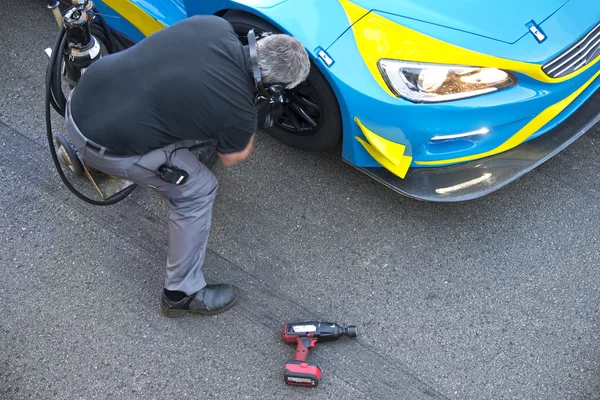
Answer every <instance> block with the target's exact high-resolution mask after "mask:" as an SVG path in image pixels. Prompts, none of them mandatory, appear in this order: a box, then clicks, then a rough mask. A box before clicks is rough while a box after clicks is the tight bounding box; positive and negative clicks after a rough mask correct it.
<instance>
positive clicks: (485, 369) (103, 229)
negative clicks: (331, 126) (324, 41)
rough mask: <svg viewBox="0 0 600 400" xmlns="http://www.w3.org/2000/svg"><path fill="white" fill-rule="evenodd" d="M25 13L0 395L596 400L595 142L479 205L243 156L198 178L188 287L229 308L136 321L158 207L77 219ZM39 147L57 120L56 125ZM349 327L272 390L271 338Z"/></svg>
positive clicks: (143, 311)
mask: <svg viewBox="0 0 600 400" xmlns="http://www.w3.org/2000/svg"><path fill="white" fill-rule="evenodd" d="M53 24H54V20H53V18H52V16H51V15H50V13H49V12H48V11H47V10H46V8H45V2H43V1H37V0H28V1H18V2H16V1H12V2H11V1H4V2H2V11H1V12H0V55H1V56H0V77H1V78H0V146H1V147H0V148H1V151H0V185H1V187H2V190H1V191H0V241H1V243H2V250H1V252H0V261H1V263H0V268H1V271H2V278H1V279H0V301H1V302H2V305H3V307H4V308H3V313H2V314H3V316H2V317H1V318H0V398H1V399H30V398H41V399H166V398H181V399H185V398H190V399H191V398H200V399H204V398H216V399H234V398H239V399H242V398H247V399H283V398H285V399H306V398H315V399H325V398H349V399H409V400H412V399H495V400H497V399H546V400H547V399H561V400H562V399H586V400H587V399H600V313H599V311H598V305H599V300H600V270H599V268H598V265H599V258H600V250H599V244H600V243H599V238H600V229H599V228H598V223H599V221H600V205H599V203H600V184H599V183H598V174H599V172H600V160H599V159H598V156H597V154H598V146H599V145H600V128H599V127H596V128H595V129H594V130H593V131H592V132H590V133H589V134H587V135H585V136H584V137H582V138H581V139H580V140H578V141H577V142H576V143H574V144H573V145H571V146H570V147H569V148H567V149H566V150H565V151H564V152H562V153H561V154H559V155H558V156H557V157H555V158H553V159H552V160H550V161H549V162H547V163H546V164H544V165H542V166H541V167H539V168H538V169H536V170H535V171H534V172H532V173H530V174H528V175H526V176H525V177H523V178H522V179H520V180H518V181H517V182H515V183H513V184H511V185H509V186H508V187H506V188H504V189H502V190H501V191H499V192H496V193H494V194H492V195H490V196H487V197H485V198H483V199H479V200H475V201H472V202H467V203H461V204H433V203H423V202H417V201H413V200H410V199H407V198H404V197H401V196H399V195H397V194H395V193H394V192H392V191H390V190H389V189H387V188H385V187H384V186H383V185H380V184H378V183H376V182H374V181H372V180H371V179H369V178H368V177H366V176H364V175H362V174H361V173H360V172H358V171H356V170H354V169H353V168H352V167H350V166H348V165H347V164H345V163H343V162H342V160H341V159H340V157H339V152H338V151H333V152H331V153H326V154H312V153H305V152H301V151H296V150H294V149H291V148H288V147H286V146H284V145H282V144H280V143H279V142H277V141H275V140H273V139H272V138H270V137H268V136H264V135H263V136H260V137H259V138H258V141H257V144H256V149H255V151H254V152H253V154H252V156H251V158H250V160H248V162H246V163H244V164H242V165H238V166H235V167H232V168H225V167H222V166H217V167H215V169H214V172H215V174H216V176H217V177H218V178H219V180H220V188H219V194H218V197H217V202H216V205H215V210H214V219H213V230H212V233H211V239H210V242H209V250H208V253H207V260H206V266H205V273H206V276H207V278H208V280H209V281H212V282H218V281H226V282H231V283H234V284H236V285H238V286H239V287H240V288H241V290H242V299H241V301H240V303H239V304H238V305H237V306H236V307H234V308H233V309H232V310H230V311H228V312H226V313H224V314H222V315H218V316H214V317H185V318H181V319H167V318H164V317H161V316H160V315H159V313H158V295H159V292H160V290H161V288H162V284H163V280H164V262H165V257H166V246H167V225H166V221H167V216H168V214H167V212H168V207H167V203H166V201H165V200H164V199H163V198H162V197H160V196H159V195H157V194H155V193H153V192H152V191H150V190H146V189H139V190H136V191H135V192H134V194H133V195H132V196H131V197H129V198H128V199H127V200H125V201H124V202H122V203H119V204H118V205H115V206H111V207H104V208H101V207H92V206H88V205H86V204H84V203H82V202H81V201H80V200H78V199H77V198H76V197H75V196H73V195H72V194H70V192H68V190H67V189H66V188H65V187H64V186H62V184H61V182H60V180H59V178H58V176H57V174H56V172H55V171H54V169H53V166H52V162H51V158H50V154H49V151H48V149H47V146H46V142H45V140H46V139H45V133H44V132H45V125H44V119H43V99H44V94H43V93H44V73H45V66H46V62H47V58H46V56H45V54H44V53H43V49H44V48H46V47H49V46H51V44H52V43H53V41H54V35H55V34H56V26H55V25H53ZM56 123H57V124H59V125H58V130H59V131H60V129H62V125H60V124H61V120H60V119H56ZM305 319H325V320H331V321H336V322H339V323H340V324H343V325H348V324H356V325H358V327H359V337H358V338H357V339H354V340H350V339H346V338H345V339H343V340H339V341H337V342H334V343H328V344H324V345H322V346H319V347H317V349H316V351H314V352H313V353H312V354H311V355H310V358H311V360H312V361H313V362H316V363H317V364H319V365H320V366H321V368H322V369H323V372H324V374H323V380H322V382H321V384H320V385H319V387H317V388H314V389H305V388H293V387H288V386H286V385H285V384H284V383H283V379H282V369H283V364H284V362H285V361H286V360H288V359H290V358H292V356H293V352H294V348H293V346H288V345H285V344H284V343H283V342H282V341H281V339H280V333H281V328H282V326H283V323H284V322H287V321H294V320H305Z"/></svg>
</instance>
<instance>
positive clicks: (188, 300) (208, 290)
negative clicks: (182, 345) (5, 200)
mask: <svg viewBox="0 0 600 400" xmlns="http://www.w3.org/2000/svg"><path fill="white" fill-rule="evenodd" d="M237 300H238V296H237V289H236V287H235V286H233V285H225V284H218V285H206V286H205V287H204V288H202V289H200V290H199V291H198V292H196V293H194V294H192V295H190V296H187V297H184V298H183V299H182V300H180V301H173V300H171V299H169V298H168V297H167V296H166V295H165V292H164V291H163V292H162V295H161V298H160V313H161V314H162V315H164V316H166V317H181V316H182V315H184V314H185V313H193V314H202V315H215V314H219V313H222V312H223V311H225V310H228V309H230V308H231V307H232V306H233V305H234V304H235V303H236V302H237Z"/></svg>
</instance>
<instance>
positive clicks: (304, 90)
mask: <svg viewBox="0 0 600 400" xmlns="http://www.w3.org/2000/svg"><path fill="white" fill-rule="evenodd" d="M223 18H225V19H226V20H227V21H229V23H230V24H231V25H232V26H233V29H234V30H235V32H236V34H237V35H238V37H240V41H242V43H244V44H246V43H247V39H246V37H247V34H248V31H249V30H250V29H253V28H254V29H255V30H256V31H257V33H260V32H273V33H280V32H281V31H280V30H279V29H277V28H276V27H274V26H273V25H271V24H269V23H268V22H266V21H264V20H263V19H261V18H259V17H257V16H256V15H253V14H248V13H245V12H241V11H237V10H231V11H227V12H226V13H225V14H224V15H223ZM292 92H293V93H294V96H293V98H294V99H296V100H295V101H296V105H294V104H290V105H289V106H288V107H286V112H285V114H284V115H283V116H282V117H281V118H279V119H278V120H277V121H276V122H275V123H274V124H273V127H272V128H269V129H267V130H266V132H267V133H268V134H269V135H271V136H273V137H274V138H276V139H278V140H279V141H281V142H283V143H285V144H287V145H289V146H292V147H294V148H297V149H300V150H307V151H328V150H331V149H333V148H335V147H336V146H337V145H338V144H339V143H340V141H341V139H342V118H341V115H340V108H339V106H338V102H337V99H336V97H335V94H334V93H333V90H332V89H331V87H330V86H329V82H327V79H325V77H324V76H323V74H321V72H320V71H319V69H318V68H317V67H316V66H315V65H314V63H313V62H312V61H311V70H310V75H309V76H308V79H307V80H306V81H305V82H304V83H303V84H301V85H300V86H298V88H296V89H294V90H293V91H292ZM296 95H297V96H296ZM293 102H294V101H293ZM306 104H309V106H306ZM298 105H300V106H304V108H305V109H304V112H305V114H304V115H305V116H307V117H308V118H306V117H305V116H303V115H302V114H299V113H298V112H297V111H294V108H293V107H296V108H295V109H296V110H297V109H298V108H297V106H298ZM315 106H318V109H317V108H316V107H315ZM306 113H308V114H306ZM298 118H300V119H305V120H304V121H302V120H301V121H298ZM315 124H316V125H315Z"/></svg>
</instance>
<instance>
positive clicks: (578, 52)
mask: <svg viewBox="0 0 600 400" xmlns="http://www.w3.org/2000/svg"><path fill="white" fill-rule="evenodd" d="M598 56H600V23H599V24H598V25H596V26H595V27H594V28H593V29H592V30H591V31H589V32H588V33H586V34H585V36H584V37H582V38H581V39H579V40H578V41H577V42H575V43H574V44H572V45H571V46H569V47H568V48H567V49H566V50H565V51H563V52H562V53H560V54H559V55H558V56H556V57H554V58H553V59H552V60H550V61H549V62H547V63H546V64H544V66H542V70H543V71H544V72H545V73H546V75H548V76H549V77H551V78H560V77H562V76H565V75H569V74H570V73H572V72H575V71H577V70H578V69H580V68H582V67H584V66H585V65H587V64H588V63H590V62H592V60H594V59H595V58H597V57H598Z"/></svg>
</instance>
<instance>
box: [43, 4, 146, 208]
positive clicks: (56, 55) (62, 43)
mask: <svg viewBox="0 0 600 400" xmlns="http://www.w3.org/2000/svg"><path fill="white" fill-rule="evenodd" d="M99 17H100V18H99V19H100V21H101V22H100V28H101V30H102V31H104V32H99V33H101V35H99V36H101V38H98V40H100V41H102V40H101V39H104V41H102V43H103V44H104V46H105V47H106V48H107V50H108V51H109V53H112V52H116V51H117V45H116V44H115V39H114V37H115V35H114V34H113V32H112V30H111V29H110V28H109V27H108V26H107V25H106V22H103V21H104V20H103V19H102V17H101V16H100V15H99ZM92 26H94V25H92ZM96 29H99V28H96V27H95V26H94V30H96ZM106 38H108V41H106ZM111 38H112V39H111ZM113 44H114V46H113ZM66 46H67V33H66V31H65V28H64V26H63V27H62V28H61V29H60V32H59V33H58V36H57V37H56V42H55V44H54V47H53V48H52V54H51V55H50V61H49V62H48V68H47V70H46V101H45V112H46V135H47V137H48V146H49V147H50V153H51V154H52V160H53V161H54V166H55V167H56V171H57V172H58V175H59V176H60V179H61V180H62V181H63V183H64V184H65V185H66V186H67V188H69V190H70V191H71V192H73V193H74V194H75V195H76V196H77V197H79V198H80V199H81V200H83V201H85V202H87V203H90V204H93V205H96V206H108V205H111V204H115V203H118V202H119V201H121V200H123V199H125V198H126V197H127V196H129V195H130V194H131V193H132V192H133V191H134V190H135V188H136V187H137V185H132V186H130V187H128V188H127V189H125V190H124V191H122V192H120V193H119V194H116V195H115V196H113V197H112V198H110V199H109V200H103V201H99V200H94V199H91V198H89V197H87V196H86V195H84V194H83V193H81V192H80V191H78V190H77V189H76V188H75V187H74V186H73V185H72V184H71V182H69V180H68V179H67V177H66V176H65V174H64V172H63V170H62V167H61V165H60V161H59V160H58V155H57V154H56V147H55V145H54V137H53V134H52V118H51V114H50V107H51V106H52V108H54V110H55V111H56V112H57V113H58V114H59V115H61V116H62V117H64V116H65V110H66V104H67V100H66V98H65V94H64V93H63V91H62V86H61V85H62V78H61V69H62V60H63V51H64V49H65V47H66ZM123 48H125V46H124V45H123Z"/></svg>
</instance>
